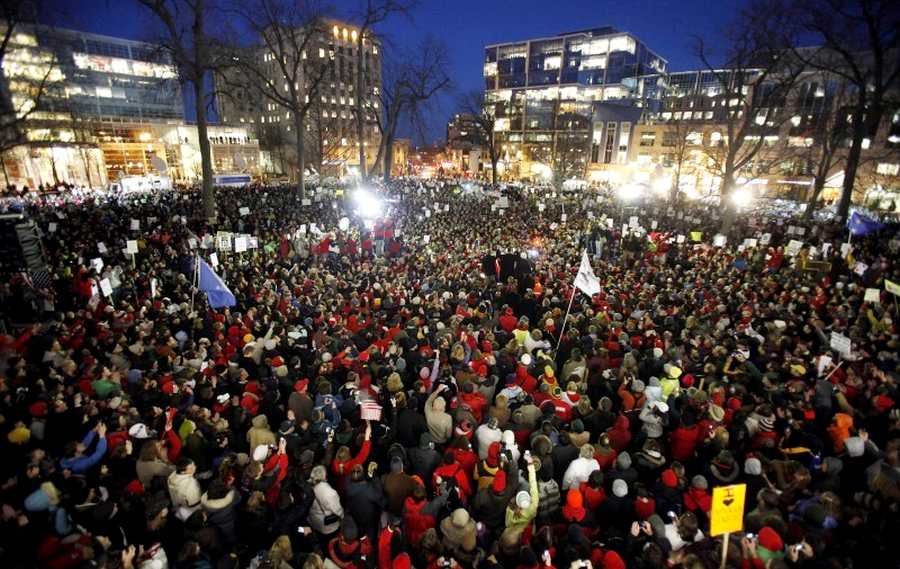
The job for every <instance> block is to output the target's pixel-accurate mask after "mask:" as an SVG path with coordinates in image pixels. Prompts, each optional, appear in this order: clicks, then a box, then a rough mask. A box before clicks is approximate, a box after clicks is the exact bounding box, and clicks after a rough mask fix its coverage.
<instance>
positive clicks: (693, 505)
mask: <svg viewBox="0 0 900 569" xmlns="http://www.w3.org/2000/svg"><path fill="white" fill-rule="evenodd" d="M683 498H684V509H685V510H687V511H688V512H694V513H696V514H698V515H700V514H701V513H703V514H709V510H710V509H711V508H712V496H711V495H710V494H709V483H708V482H707V481H706V477H704V476H703V475H702V474H697V475H695V476H694V477H693V478H691V487H690V488H688V489H687V491H686V492H685V493H684V495H683Z"/></svg>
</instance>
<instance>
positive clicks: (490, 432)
mask: <svg viewBox="0 0 900 569" xmlns="http://www.w3.org/2000/svg"><path fill="white" fill-rule="evenodd" d="M475 439H476V440H477V441H478V458H480V459H482V460H484V459H485V458H487V455H488V449H489V448H490V447H491V445H492V444H493V443H497V442H500V441H501V440H502V439H503V431H501V430H500V427H499V426H498V421H497V419H496V418H494V417H491V418H490V419H488V421H487V422H486V423H484V424H483V425H480V426H479V427H478V428H477V429H475Z"/></svg>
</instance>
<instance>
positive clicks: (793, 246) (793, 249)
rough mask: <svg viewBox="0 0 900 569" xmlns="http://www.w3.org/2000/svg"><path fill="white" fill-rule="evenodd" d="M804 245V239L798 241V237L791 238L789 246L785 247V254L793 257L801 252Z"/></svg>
mask: <svg viewBox="0 0 900 569" xmlns="http://www.w3.org/2000/svg"><path fill="white" fill-rule="evenodd" d="M801 247H803V241H797V240H796V239H791V241H790V242H789V243H788V245H787V247H785V248H784V254H785V255H787V256H788V257H793V256H795V255H796V254H797V253H799V252H800V248H801Z"/></svg>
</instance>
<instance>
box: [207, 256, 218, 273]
mask: <svg viewBox="0 0 900 569" xmlns="http://www.w3.org/2000/svg"><path fill="white" fill-rule="evenodd" d="M209 264H210V265H212V267H213V268H214V269H215V268H216V267H218V266H219V255H218V254H216V253H210V255H209Z"/></svg>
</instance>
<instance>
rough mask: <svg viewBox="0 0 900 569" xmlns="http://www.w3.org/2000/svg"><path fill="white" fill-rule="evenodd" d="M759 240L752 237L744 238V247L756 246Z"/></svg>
mask: <svg viewBox="0 0 900 569" xmlns="http://www.w3.org/2000/svg"><path fill="white" fill-rule="evenodd" d="M756 243H757V240H756V239H752V238H747V239H744V247H748V248H749V247H756Z"/></svg>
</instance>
